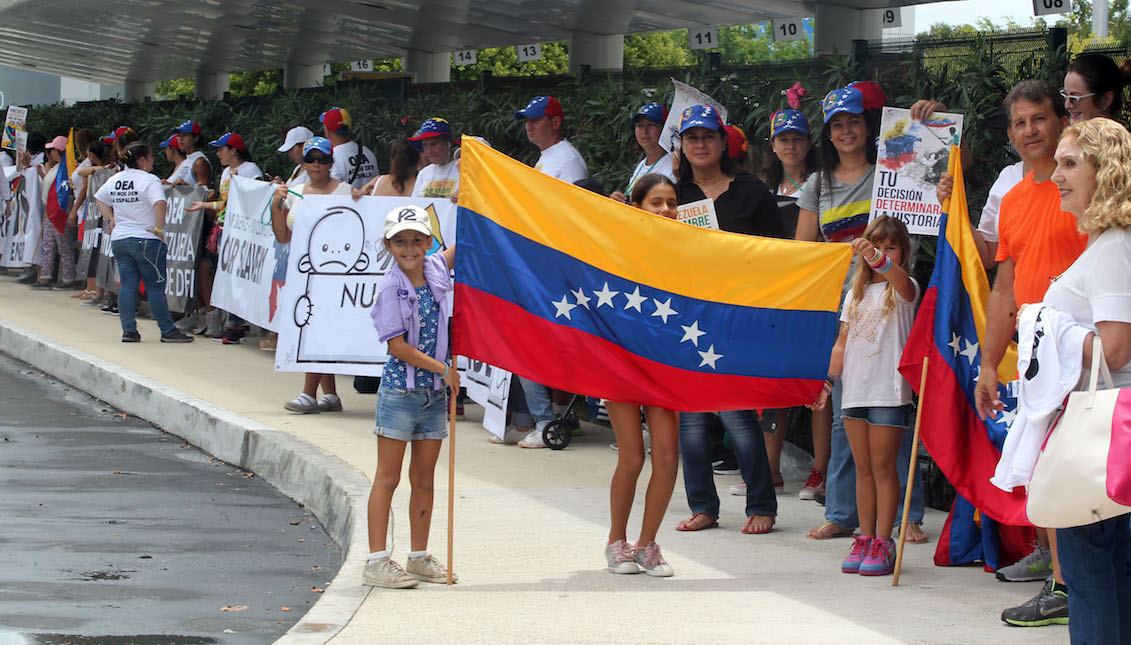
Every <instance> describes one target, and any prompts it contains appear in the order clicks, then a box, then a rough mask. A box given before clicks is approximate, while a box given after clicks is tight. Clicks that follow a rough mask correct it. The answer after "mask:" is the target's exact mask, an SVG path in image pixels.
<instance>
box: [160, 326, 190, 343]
mask: <svg viewBox="0 0 1131 645" xmlns="http://www.w3.org/2000/svg"><path fill="white" fill-rule="evenodd" d="M193 340H195V339H194V338H193V337H192V336H186V335H185V334H184V332H182V331H181V330H179V329H174V330H173V331H171V332H169V333H167V334H161V342H162V343H191V342H192V341H193Z"/></svg>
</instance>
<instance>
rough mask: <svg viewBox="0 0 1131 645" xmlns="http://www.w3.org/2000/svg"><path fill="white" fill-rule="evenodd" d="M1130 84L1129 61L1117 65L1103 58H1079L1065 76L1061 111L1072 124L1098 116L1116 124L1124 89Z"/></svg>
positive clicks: (1100, 55) (1091, 56)
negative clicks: (1066, 111) (1062, 110)
mask: <svg viewBox="0 0 1131 645" xmlns="http://www.w3.org/2000/svg"><path fill="white" fill-rule="evenodd" d="M1128 81H1131V61H1123V63H1122V64H1120V65H1117V64H1116V63H1115V61H1113V60H1112V59H1110V58H1108V57H1107V56H1104V55H1103V54H1081V55H1079V56H1077V57H1076V58H1075V59H1074V60H1073V61H1072V63H1071V64H1070V65H1069V66H1068V73H1067V74H1065V75H1064V89H1062V90H1061V91H1060V95H1061V96H1063V97H1064V107H1065V109H1067V110H1068V117H1069V118H1070V119H1071V120H1072V123H1073V124H1076V123H1082V122H1084V121H1087V120H1088V119H1091V118H1093V117H1097V116H1106V117H1107V118H1109V119H1113V120H1116V121H1118V120H1119V116H1120V114H1121V113H1122V112H1123V88H1125V87H1126V86H1127V83H1128Z"/></svg>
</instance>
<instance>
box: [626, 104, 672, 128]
mask: <svg viewBox="0 0 1131 645" xmlns="http://www.w3.org/2000/svg"><path fill="white" fill-rule="evenodd" d="M641 117H643V118H645V119H648V120H649V121H651V122H652V123H658V124H660V125H663V124H664V121H665V120H666V119H667V117H668V110H667V108H665V107H664V104H663V103H649V104H648V105H645V106H644V107H642V108H640V109H639V110H638V111H637V112H636V114H633V115H632V123H633V124H635V123H636V122H637V121H638V120H640V118H641Z"/></svg>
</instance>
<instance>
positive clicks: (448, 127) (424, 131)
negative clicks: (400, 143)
mask: <svg viewBox="0 0 1131 645" xmlns="http://www.w3.org/2000/svg"><path fill="white" fill-rule="evenodd" d="M432 137H448V138H449V139H450V138H452V124H450V123H448V122H447V121H446V120H444V119H441V118H440V117H438V116H434V117H432V118H431V119H428V120H427V121H425V122H424V123H421V124H420V129H419V130H417V131H416V134H414V135H413V136H411V137H409V139H408V140H409V141H420V140H421V139H431V138H432Z"/></svg>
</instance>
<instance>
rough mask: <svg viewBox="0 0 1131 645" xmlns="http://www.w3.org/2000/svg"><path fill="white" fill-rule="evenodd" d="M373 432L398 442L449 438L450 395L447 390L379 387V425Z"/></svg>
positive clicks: (382, 385)
mask: <svg viewBox="0 0 1131 645" xmlns="http://www.w3.org/2000/svg"><path fill="white" fill-rule="evenodd" d="M373 434H375V435H377V436H379V437H388V438H390V439H396V440H398V441H419V440H421V439H446V438H447V437H448V397H447V394H446V392H445V391H444V390H434V389H427V390H420V389H414V390H402V389H399V388H393V387H385V385H384V384H381V387H380V388H378V390H377V427H376V429H374V430H373Z"/></svg>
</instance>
